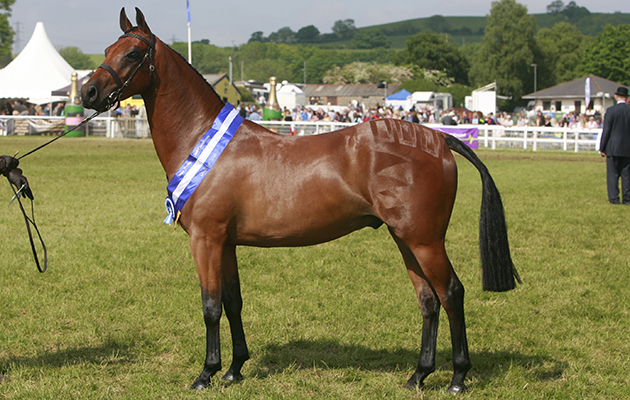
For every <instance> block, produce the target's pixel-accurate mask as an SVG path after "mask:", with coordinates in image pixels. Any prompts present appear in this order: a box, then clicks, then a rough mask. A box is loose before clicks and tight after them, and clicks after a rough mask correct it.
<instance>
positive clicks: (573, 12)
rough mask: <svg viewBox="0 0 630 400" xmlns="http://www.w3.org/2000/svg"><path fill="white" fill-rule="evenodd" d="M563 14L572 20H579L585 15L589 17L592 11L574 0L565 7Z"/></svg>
mask: <svg viewBox="0 0 630 400" xmlns="http://www.w3.org/2000/svg"><path fill="white" fill-rule="evenodd" d="M562 14H563V15H565V16H566V17H567V18H568V20H569V21H570V22H577V21H578V20H580V19H582V18H584V17H589V16H590V15H591V12H590V11H589V10H588V9H587V8H586V7H580V6H578V5H577V4H576V3H575V1H572V2H570V3H569V4H567V6H566V7H564V9H563V10H562Z"/></svg>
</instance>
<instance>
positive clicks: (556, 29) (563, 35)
mask: <svg viewBox="0 0 630 400" xmlns="http://www.w3.org/2000/svg"><path fill="white" fill-rule="evenodd" d="M536 42H537V44H538V48H539V49H540V51H541V54H542V58H541V60H537V61H539V62H538V63H539V64H541V65H544V67H545V68H546V69H548V71H549V73H548V74H543V75H542V76H540V75H539V76H540V78H541V79H539V85H538V88H545V87H550V86H554V85H557V84H559V83H563V82H568V81H571V80H573V79H577V78H579V77H580V76H581V73H580V72H579V71H578V70H577V66H578V65H579V63H580V61H581V60H582V57H583V56H584V51H585V50H586V48H587V47H589V46H590V45H591V44H592V43H593V42H594V40H593V38H591V37H590V36H586V35H584V34H582V32H580V31H579V30H578V29H577V28H576V27H575V25H572V24H570V23H568V22H560V23H557V24H555V25H554V26H553V28H551V29H549V28H543V29H541V30H539V31H538V33H537V34H536Z"/></svg>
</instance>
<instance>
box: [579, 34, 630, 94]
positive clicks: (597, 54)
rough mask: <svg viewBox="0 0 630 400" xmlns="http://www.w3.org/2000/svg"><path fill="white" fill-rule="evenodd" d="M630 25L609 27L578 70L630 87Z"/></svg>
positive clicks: (591, 47)
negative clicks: (629, 38) (629, 39)
mask: <svg viewBox="0 0 630 400" xmlns="http://www.w3.org/2000/svg"><path fill="white" fill-rule="evenodd" d="M628 37H630V25H618V26H612V25H608V26H606V28H605V29H604V31H603V32H602V33H600V34H599V35H597V40H596V41H595V43H593V44H592V45H591V46H590V47H589V48H588V49H586V51H585V53H584V57H583V58H582V61H581V63H580V65H579V66H578V70H579V71H581V72H582V74H584V75H586V74H594V75H597V76H601V77H602V78H605V79H608V80H611V81H614V82H618V83H620V84H622V85H626V86H630V69H629V68H628V66H630V42H629V41H628Z"/></svg>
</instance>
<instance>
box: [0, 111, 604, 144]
mask: <svg viewBox="0 0 630 400" xmlns="http://www.w3.org/2000/svg"><path fill="white" fill-rule="evenodd" d="M258 123H259V124H260V125H262V126H265V127H266V128H268V129H271V130H272V131H274V132H277V133H280V134H283V135H288V134H296V135H300V136H303V135H318V134H322V133H326V132H332V131H335V130H337V129H341V128H344V127H347V126H352V125H353V124H350V123H339V122H337V123H335V122H301V121H299V122H287V121H264V122H263V121H260V122H258ZM427 126H428V127H431V128H439V127H443V128H477V129H479V138H478V141H479V147H480V148H481V147H486V148H491V149H493V150H494V149H497V148H520V149H531V150H532V151H538V150H562V151H574V152H578V151H597V150H598V148H597V147H598V142H599V140H598V135H599V134H600V133H601V129H592V130H589V129H569V128H546V127H534V126H526V127H511V128H505V127H502V126H497V125H459V126H444V125H439V124H437V125H434V124H427ZM64 131H65V120H64V118H63V117H33V116H0V135H2V136H7V135H59V134H61V133H63V132H64ZM84 131H85V134H86V135H87V136H103V137H108V138H148V137H150V136H151V132H150V131H149V124H148V122H147V120H146V119H144V118H114V117H98V118H95V119H93V120H92V121H90V122H89V123H88V125H87V127H86V128H85V129H84Z"/></svg>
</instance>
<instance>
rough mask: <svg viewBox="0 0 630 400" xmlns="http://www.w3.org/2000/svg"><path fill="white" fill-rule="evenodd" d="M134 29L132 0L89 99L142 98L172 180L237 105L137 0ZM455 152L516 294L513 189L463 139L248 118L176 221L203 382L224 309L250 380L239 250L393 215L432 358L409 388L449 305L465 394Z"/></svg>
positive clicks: (484, 254)
mask: <svg viewBox="0 0 630 400" xmlns="http://www.w3.org/2000/svg"><path fill="white" fill-rule="evenodd" d="M136 24H137V25H136V26H133V25H132V23H131V22H130V21H129V19H128V18H127V15H126V13H125V9H124V8H123V9H122V10H121V12H120V28H121V29H122V31H123V32H124V34H123V35H122V36H121V37H120V38H119V39H118V40H117V41H116V42H115V43H113V44H112V45H111V46H109V47H108V48H107V50H106V57H105V61H104V63H103V65H101V66H100V67H99V68H97V70H96V71H95V72H94V74H93V75H92V77H91V78H90V80H89V81H88V82H87V83H86V84H85V85H83V88H82V97H83V104H84V106H85V107H86V108H90V109H94V110H97V111H104V110H106V109H108V108H109V107H111V106H112V104H113V103H115V102H116V101H117V100H120V99H121V98H127V97H129V96H132V95H134V94H141V95H142V97H143V99H144V103H145V105H146V109H147V115H148V121H149V124H150V128H151V134H152V139H153V143H154V146H155V150H156V152H157V155H158V157H159V160H160V162H161V164H162V166H163V167H164V170H165V171H166V175H167V178H168V181H169V182H173V180H174V178H176V176H179V174H178V171H179V169H180V168H181V167H183V165H186V163H187V160H188V157H189V155H191V154H193V153H194V152H193V150H194V149H195V148H196V146H197V144H198V142H200V139H202V138H203V135H204V133H205V132H207V131H208V129H209V127H212V126H214V123H216V122H217V120H218V119H219V118H220V116H221V115H223V114H221V113H222V112H223V110H224V109H225V108H226V107H228V105H226V104H224V103H223V101H222V100H221V99H220V97H219V96H218V95H217V93H215V91H214V90H213V88H212V87H211V86H210V85H209V84H208V83H206V81H205V80H204V78H203V77H202V76H201V75H200V74H199V73H198V72H197V71H196V70H195V69H194V68H192V67H191V65H190V64H188V63H187V62H186V60H184V58H183V57H182V56H180V55H179V54H178V53H176V52H175V51H173V50H172V49H171V48H170V47H169V46H167V45H166V44H164V43H163V42H162V41H161V40H159V39H158V38H157V37H156V36H155V35H154V34H153V33H152V32H151V29H149V26H148V25H147V22H146V21H145V17H144V15H143V14H142V12H141V11H140V10H138V9H137V8H136ZM230 115H231V114H230ZM221 118H223V117H221ZM451 150H453V151H455V152H457V153H459V154H461V155H463V157H465V158H466V159H467V160H468V161H470V162H471V163H472V164H473V165H474V166H475V167H476V168H477V169H478V171H479V173H480V175H481V180H482V188H483V189H482V191H483V195H482V204H481V215H480V241H479V242H480V252H481V260H482V264H481V265H482V271H483V274H482V283H483V288H484V290H491V291H506V290H510V289H513V288H514V287H515V285H516V282H515V281H519V282H520V279H519V278H518V274H517V272H516V269H515V268H514V265H513V263H512V259H511V256H510V250H509V245H508V239H507V229H506V224H505V216H504V211H503V205H502V202H501V197H500V195H499V192H498V190H497V188H496V186H495V184H494V181H493V180H492V178H491V176H490V174H489V172H488V170H487V168H486V167H485V165H484V164H483V163H482V162H481V161H480V160H479V158H478V157H477V156H476V155H475V153H474V152H473V151H472V150H470V149H469V148H468V147H467V146H466V145H465V144H463V143H462V142H461V141H459V140H457V139H456V138H454V137H452V136H449V135H447V134H444V133H442V132H438V131H435V130H432V129H429V128H426V127H424V126H422V125H420V124H414V123H410V122H404V121H400V120H393V119H387V120H375V121H369V122H366V123H364V124H360V125H356V126H352V127H348V128H344V129H341V130H339V131H336V132H331V133H327V134H323V135H316V136H308V137H300V136H283V135H278V134H275V133H273V132H271V131H269V130H267V129H265V128H263V127H261V126H260V125H258V124H256V123H253V122H250V121H247V120H244V121H242V123H241V125H240V127H238V129H237V130H236V132H235V133H233V137H232V138H231V140H230V141H229V144H228V145H227V146H226V147H225V148H224V149H223V152H222V153H221V154H220V157H219V158H218V159H216V160H215V163H214V166H213V167H212V170H211V171H209V172H208V173H207V174H206V175H205V177H204V178H202V180H201V182H200V183H199V185H198V187H197V188H196V190H194V191H193V192H192V194H191V195H190V197H189V198H188V201H187V202H186V203H185V205H183V207H182V208H181V210H180V211H181V214H180V215H178V217H179V219H178V220H176V221H175V224H178V223H179V224H180V225H181V227H182V228H183V229H184V230H185V231H186V232H187V233H188V235H189V236H190V248H191V252H192V255H193V258H194V260H195V264H196V267H197V273H198V275H199V281H200V284H201V295H202V305H203V317H204V321H205V325H206V343H207V345H206V358H205V363H204V367H203V370H202V372H201V374H200V375H199V377H198V378H197V379H196V380H195V381H194V383H193V384H192V386H191V389H203V388H206V387H208V386H210V384H211V378H212V377H213V376H214V375H215V374H216V373H217V372H218V371H220V370H221V369H222V367H221V354H220V343H219V321H220V317H221V314H222V312H223V311H225V313H226V316H227V319H228V322H229V324H230V330H231V336H232V341H233V357H232V364H231V365H230V367H229V369H228V370H227V372H226V373H225V375H224V376H223V378H224V379H226V380H228V381H237V380H240V379H242V374H241V368H242V366H243V364H244V363H245V361H246V360H248V359H249V357H250V356H249V351H248V349H247V344H246V342H245V334H244V331H243V324H242V320H241V310H242V306H243V300H242V298H241V290H240V282H239V274H238V270H237V260H236V246H240V245H246V246H260V247H279V246H283V247H289V246H308V245H314V244H318V243H322V242H326V241H330V240H333V239H336V238H339V237H341V236H344V235H346V234H348V233H350V232H353V231H355V230H357V229H361V228H364V227H372V228H378V227H379V226H381V225H382V224H385V225H386V226H387V228H388V229H389V232H390V234H391V236H392V237H393V239H394V241H395V242H396V244H397V245H398V248H399V249H400V252H401V253H402V257H403V260H404V263H405V266H406V268H407V271H408V274H409V277H410V278H411V282H412V283H413V285H414V287H415V291H416V295H417V300H418V302H419V305H420V308H421V311H422V317H423V327H422V344H421V350H420V359H419V361H418V366H417V369H416V371H415V372H414V374H413V375H412V376H411V378H410V379H409V380H408V381H407V383H406V384H405V387H408V388H417V387H422V386H423V384H424V379H425V378H426V377H427V376H428V375H429V374H430V373H431V372H433V371H434V370H435V352H436V337H437V331H438V321H439V310H440V306H442V307H444V309H445V310H446V313H447V315H448V320H449V324H450V331H451V342H452V351H453V369H454V373H453V378H452V382H451V384H450V386H449V391H451V392H453V393H458V392H462V391H464V390H466V385H465V384H464V379H465V376H466V373H467V372H468V370H469V369H470V368H471V362H470V358H469V355H468V343H467V340H466V326H465V322H464V287H463V286H462V284H461V283H460V281H459V279H458V278H457V275H456V274H455V272H454V270H453V267H452V265H451V263H450V261H449V259H448V257H447V254H446V250H445V247H444V238H445V235H446V230H447V227H448V224H449V219H450V216H451V211H452V209H453V204H454V201H455V193H456V191H457V166H456V163H455V160H454V157H453V154H452V153H451ZM191 152H193V153H191ZM169 185H170V183H169ZM169 187H170V186H169ZM170 194H171V193H170V190H169V195H170ZM176 226H177V225H176Z"/></svg>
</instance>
